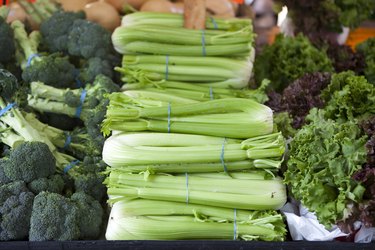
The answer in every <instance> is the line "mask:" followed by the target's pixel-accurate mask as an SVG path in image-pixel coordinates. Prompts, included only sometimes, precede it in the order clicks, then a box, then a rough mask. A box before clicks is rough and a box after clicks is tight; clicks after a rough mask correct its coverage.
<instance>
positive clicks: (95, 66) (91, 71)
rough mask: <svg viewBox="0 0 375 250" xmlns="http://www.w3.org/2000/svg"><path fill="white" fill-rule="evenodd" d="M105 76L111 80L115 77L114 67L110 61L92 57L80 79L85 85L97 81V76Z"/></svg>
mask: <svg viewBox="0 0 375 250" xmlns="http://www.w3.org/2000/svg"><path fill="white" fill-rule="evenodd" d="M100 74H103V75H105V76H108V77H109V78H112V77H113V66H112V65H111V63H110V62H109V61H108V60H104V59H101V58H100V57H92V58H90V59H88V60H87V61H86V62H85V64H84V65H83V67H82V68H81V72H80V74H79V79H80V80H81V81H82V82H83V83H85V84H86V83H91V82H93V81H94V80H95V77H96V76H97V75H100Z"/></svg>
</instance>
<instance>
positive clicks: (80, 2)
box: [60, 0, 96, 11]
mask: <svg viewBox="0 0 375 250" xmlns="http://www.w3.org/2000/svg"><path fill="white" fill-rule="evenodd" d="M95 1H96V0H60V3H61V6H62V8H63V9H64V10H65V11H80V10H83V9H84V8H85V5H86V4H88V3H92V2H95Z"/></svg>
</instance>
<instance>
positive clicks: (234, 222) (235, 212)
mask: <svg viewBox="0 0 375 250" xmlns="http://www.w3.org/2000/svg"><path fill="white" fill-rule="evenodd" d="M233 240H237V209H236V208H235V209H234V219H233Z"/></svg>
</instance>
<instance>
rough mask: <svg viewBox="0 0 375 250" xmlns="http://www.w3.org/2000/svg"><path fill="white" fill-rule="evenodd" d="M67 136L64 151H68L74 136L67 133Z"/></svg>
mask: <svg viewBox="0 0 375 250" xmlns="http://www.w3.org/2000/svg"><path fill="white" fill-rule="evenodd" d="M65 134H66V139H65V143H64V147H63V149H64V150H66V149H68V147H69V145H70V143H72V136H71V135H70V134H68V133H65Z"/></svg>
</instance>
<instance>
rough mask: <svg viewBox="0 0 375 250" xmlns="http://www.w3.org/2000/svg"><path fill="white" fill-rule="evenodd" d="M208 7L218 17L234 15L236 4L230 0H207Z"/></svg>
mask: <svg viewBox="0 0 375 250" xmlns="http://www.w3.org/2000/svg"><path fill="white" fill-rule="evenodd" d="M206 9H207V10H208V11H209V12H211V13H213V15H214V16H217V17H223V18H225V17H234V16H235V15H236V13H235V9H234V6H233V5H232V3H231V1H230V0H206Z"/></svg>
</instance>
